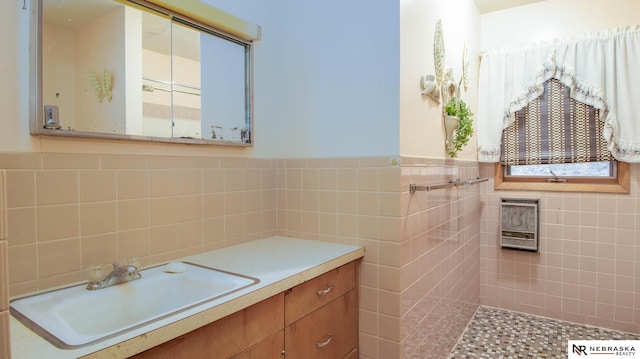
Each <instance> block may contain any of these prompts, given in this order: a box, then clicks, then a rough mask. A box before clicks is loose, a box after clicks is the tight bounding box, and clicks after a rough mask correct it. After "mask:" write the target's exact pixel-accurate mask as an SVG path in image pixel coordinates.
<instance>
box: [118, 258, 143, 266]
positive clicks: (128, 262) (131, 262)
mask: <svg viewBox="0 0 640 359" xmlns="http://www.w3.org/2000/svg"><path fill="white" fill-rule="evenodd" d="M122 264H124V265H130V266H134V267H136V269H140V260H139V259H138V257H131V258H127V259H125V260H123V261H122Z"/></svg>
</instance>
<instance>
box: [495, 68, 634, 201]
mask: <svg viewBox="0 0 640 359" xmlns="http://www.w3.org/2000/svg"><path fill="white" fill-rule="evenodd" d="M569 92H570V91H569V88H568V87H566V86H564V85H563V84H562V83H561V82H560V81H559V80H557V79H553V78H552V79H550V80H549V81H547V82H545V84H544V91H543V93H542V95H541V96H539V97H538V98H537V99H535V100H533V101H531V102H530V103H529V104H528V105H527V106H526V107H524V108H523V109H522V110H520V111H518V112H516V113H515V121H514V123H513V124H512V125H510V126H509V127H507V128H506V129H505V130H504V131H503V135H502V150H501V160H500V164H497V165H496V176H495V177H496V181H495V184H496V188H497V189H518V190H545V191H580V192H615V193H628V192H629V166H628V164H625V163H621V162H617V161H615V159H614V158H613V156H611V153H610V152H609V150H608V149H607V143H606V141H605V140H604V138H603V136H602V130H603V124H602V122H601V121H600V120H599V118H600V114H599V110H598V109H596V108H594V107H592V106H589V105H586V104H584V103H580V102H578V101H576V100H574V99H572V98H571V97H570V93H569Z"/></svg>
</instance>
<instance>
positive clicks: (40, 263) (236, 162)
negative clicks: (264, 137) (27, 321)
mask: <svg viewBox="0 0 640 359" xmlns="http://www.w3.org/2000/svg"><path fill="white" fill-rule="evenodd" d="M275 164H276V161H275V160H261V159H243V158H200V157H162V156H112V155H63V154H0V168H4V169H6V174H7V186H8V192H7V193H8V195H7V207H8V208H7V215H8V221H9V222H10V223H11V226H10V228H9V233H8V237H9V256H10V258H11V260H10V261H9V283H10V294H11V295H12V296H13V295H18V294H22V293H27V292H32V291H35V290H41V289H46V288H51V287H54V286H57V285H62V284H67V283H71V282H76V281H82V280H84V278H85V274H84V270H85V268H87V266H89V265H90V264H95V263H106V264H108V263H112V262H114V261H116V260H123V259H126V258H130V257H138V258H139V259H140V261H141V262H142V264H143V265H152V264H156V263H161V262H164V261H168V260H171V259H174V258H178V257H182V256H185V255H190V254H193V253H198V252H202V251H205V250H211V249H215V248H220V247H223V246H228V245H232V244H237V243H241V242H245V241H249V240H252V239H258V238H264V237H267V236H270V235H274V234H275V223H276V221H275V218H276V201H275V198H276V196H275V191H276V190H275V181H276V167H275Z"/></svg>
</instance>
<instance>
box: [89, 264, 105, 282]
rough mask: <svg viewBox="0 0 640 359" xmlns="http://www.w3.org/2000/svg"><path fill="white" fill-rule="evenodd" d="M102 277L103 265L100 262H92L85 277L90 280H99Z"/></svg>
mask: <svg viewBox="0 0 640 359" xmlns="http://www.w3.org/2000/svg"><path fill="white" fill-rule="evenodd" d="M102 278H104V266H103V265H102V264H92V265H90V266H89V267H88V268H87V279H88V280H89V281H90V282H99V281H101V280H102Z"/></svg>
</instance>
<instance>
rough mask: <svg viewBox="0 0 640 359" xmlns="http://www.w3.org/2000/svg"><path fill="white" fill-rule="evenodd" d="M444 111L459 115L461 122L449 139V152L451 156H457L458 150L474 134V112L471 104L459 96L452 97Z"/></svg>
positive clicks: (450, 114) (448, 113)
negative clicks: (470, 106) (470, 107)
mask: <svg viewBox="0 0 640 359" xmlns="http://www.w3.org/2000/svg"><path fill="white" fill-rule="evenodd" d="M444 113H445V115H447V116H454V117H457V118H458V119H459V120H460V122H459V124H458V127H457V128H456V129H455V132H454V133H453V135H452V136H451V138H448V139H447V143H446V147H447V153H448V154H449V156H450V157H457V156H458V152H459V151H460V150H462V148H463V147H464V146H466V145H467V143H469V139H470V138H471V136H472V135H473V112H471V110H470V109H469V106H468V105H467V104H466V103H465V102H464V101H463V100H462V99H459V98H457V97H452V98H451V100H450V101H449V102H448V103H447V104H445V106H444Z"/></svg>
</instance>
